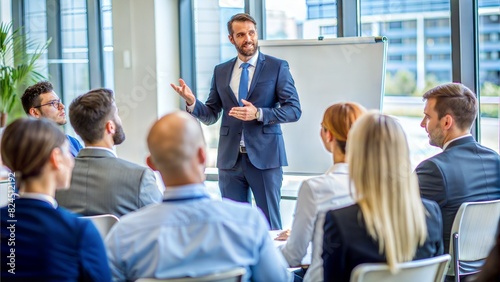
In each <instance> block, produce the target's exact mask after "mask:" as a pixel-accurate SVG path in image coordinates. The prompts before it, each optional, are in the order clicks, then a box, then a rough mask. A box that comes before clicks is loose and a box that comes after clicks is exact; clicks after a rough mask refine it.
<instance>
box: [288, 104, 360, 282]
mask: <svg viewBox="0 0 500 282" xmlns="http://www.w3.org/2000/svg"><path fill="white" fill-rule="evenodd" d="M365 112H366V110H365V108H364V107H363V106H361V105H359V104H356V103H337V104H334V105H332V106H330V107H329V108H328V109H326V111H325V113H324V116H323V121H322V122H321V129H320V136H321V140H322V141H323V145H324V146H325V149H326V150H327V151H328V152H329V153H331V154H332V162H333V164H332V166H331V167H330V168H329V169H328V171H327V172H326V173H325V174H323V175H321V176H318V177H313V178H310V179H308V180H306V181H304V182H303V183H302V185H301V187H300V189H299V195H298V198H297V206H296V210H295V218H294V220H293V224H292V230H293V232H291V234H290V237H288V236H287V232H285V233H282V234H280V237H279V239H287V237H288V240H287V243H286V244H285V245H284V246H283V248H282V249H281V251H282V253H283V256H284V257H285V259H286V260H287V262H288V264H289V265H290V266H292V267H295V266H298V265H300V263H301V260H302V258H303V257H304V256H305V255H306V252H307V247H308V245H309V242H312V243H313V244H312V248H313V253H312V258H311V265H310V266H309V267H308V269H307V272H306V273H305V276H304V281H321V280H322V279H323V261H322V259H321V250H322V249H321V248H322V246H323V223H324V218H325V212H326V211H327V210H331V209H334V208H337V207H341V206H345V205H348V204H352V203H353V199H352V197H351V193H350V190H349V176H348V166H347V164H346V163H345V146H346V141H347V133H348V132H349V129H350V128H351V126H352V124H353V123H354V122H355V121H356V119H358V118H359V117H360V116H361V115H362V114H364V113H365ZM296 275H298V276H303V273H300V272H299V273H296Z"/></svg>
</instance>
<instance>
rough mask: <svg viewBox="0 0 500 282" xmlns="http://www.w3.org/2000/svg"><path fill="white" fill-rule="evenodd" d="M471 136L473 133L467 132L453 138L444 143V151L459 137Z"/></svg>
mask: <svg viewBox="0 0 500 282" xmlns="http://www.w3.org/2000/svg"><path fill="white" fill-rule="evenodd" d="M469 136H472V134H470V133H469V134H465V135H462V136H459V137H457V138H455V139H451V140H450V141H448V142H446V143H444V145H443V151H444V150H446V148H447V147H448V145H450V143H451V142H453V141H455V140H459V139H462V138H465V137H469Z"/></svg>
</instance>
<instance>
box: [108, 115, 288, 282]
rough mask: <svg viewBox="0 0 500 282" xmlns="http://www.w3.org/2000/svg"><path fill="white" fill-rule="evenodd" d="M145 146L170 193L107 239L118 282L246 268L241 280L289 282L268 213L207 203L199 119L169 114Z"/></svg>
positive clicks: (119, 225) (115, 228)
mask: <svg viewBox="0 0 500 282" xmlns="http://www.w3.org/2000/svg"><path fill="white" fill-rule="evenodd" d="M147 142H148V147H149V150H150V153H151V156H150V157H148V164H149V165H150V166H151V167H153V168H155V169H157V170H159V171H160V174H161V176H162V178H163V182H164V183H165V186H166V189H165V194H164V200H163V203H161V204H156V205H151V206H148V207H145V208H143V209H141V210H139V211H136V212H133V213H130V214H128V215H126V216H124V217H122V218H121V220H120V222H118V223H117V224H116V225H115V226H113V229H112V230H111V232H110V233H109V234H108V236H107V237H106V247H107V252H108V255H109V262H110V267H111V273H112V275H113V278H114V280H116V281H134V280H136V279H138V278H141V277H150V278H174V277H186V276H194V277H196V276H202V275H207V274H210V273H215V272H221V271H227V270H230V269H232V268H235V267H245V268H246V270H247V272H246V274H245V276H244V277H243V281H266V282H268V281H278V282H279V281H291V279H292V275H291V273H290V272H288V270H287V269H286V267H287V264H286V261H285V260H284V259H283V257H282V256H281V254H280V253H279V251H278V250H277V249H276V248H275V247H274V244H273V242H272V239H271V237H270V236H269V233H268V229H269V227H268V223H267V220H266V218H265V217H264V214H263V213H262V212H261V211H260V210H258V209H256V208H253V207H251V206H250V205H248V204H243V203H237V202H233V201H231V200H227V199H224V200H222V201H218V200H212V199H210V197H209V194H208V192H207V190H206V188H205V185H204V184H203V183H204V181H205V174H204V171H205V161H206V149H205V146H206V145H205V140H204V139H203V133H202V130H201V127H200V125H199V124H198V122H197V121H196V119H195V118H193V117H192V116H191V115H189V114H188V113H186V112H175V113H171V114H168V115H166V116H164V117H163V118H161V119H160V120H159V121H157V122H156V123H155V124H154V125H153V127H152V128H151V131H150V132H149V135H148V139H147Z"/></svg>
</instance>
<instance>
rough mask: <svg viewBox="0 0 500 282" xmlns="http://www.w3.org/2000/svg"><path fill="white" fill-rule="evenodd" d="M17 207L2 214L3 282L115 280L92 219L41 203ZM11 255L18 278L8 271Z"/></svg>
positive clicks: (21, 203)
mask: <svg viewBox="0 0 500 282" xmlns="http://www.w3.org/2000/svg"><path fill="white" fill-rule="evenodd" d="M14 205H15V206H12V205H11V206H7V207H3V208H2V209H1V210H0V215H1V229H0V230H1V236H2V237H1V238H2V239H1V248H2V258H1V263H2V267H1V269H2V279H1V280H2V281H37V282H39V281H111V272H110V270H109V266H108V262H107V257H106V251H105V249H104V244H103V242H102V239H101V236H100V235H99V233H98V232H97V229H96V228H95V227H94V225H93V224H92V223H91V222H90V221H89V220H85V219H81V218H78V217H76V216H75V215H74V214H72V213H70V212H69V211H67V210H65V209H64V208H59V207H58V208H57V209H55V208H54V207H52V205H51V204H50V203H47V202H44V201H41V200H36V199H24V198H20V199H16V200H14ZM8 208H11V209H13V210H14V211H13V215H14V217H9V215H10V212H9V210H8ZM11 211H12V210H11ZM10 220H17V221H16V222H12V221H10ZM11 226H14V227H13V228H10V229H8V227H11ZM10 238H14V239H13V240H12V239H10ZM9 239H10V240H9ZM12 250H14V252H12ZM11 254H14V256H15V258H14V263H15V270H14V272H15V274H11V273H9V272H8V271H9V269H11V267H10V266H9V263H10V262H12V259H11V258H8V256H12V255H11Z"/></svg>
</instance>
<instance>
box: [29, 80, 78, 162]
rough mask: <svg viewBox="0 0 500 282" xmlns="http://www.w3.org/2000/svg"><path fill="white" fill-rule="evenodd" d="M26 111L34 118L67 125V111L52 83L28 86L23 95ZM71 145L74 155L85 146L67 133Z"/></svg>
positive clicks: (41, 82)
mask: <svg viewBox="0 0 500 282" xmlns="http://www.w3.org/2000/svg"><path fill="white" fill-rule="evenodd" d="M21 101H22V103H23V108H24V111H25V112H26V114H27V115H29V116H32V117H34V118H42V117H43V118H47V119H50V120H52V121H54V122H55V123H57V124H59V125H65V124H66V122H67V120H66V111H65V110H64V109H65V107H64V105H63V104H62V103H61V99H60V98H59V96H57V94H56V93H55V92H54V87H53V86H52V83H50V82H48V81H40V82H38V83H36V84H34V85H32V86H30V87H28V88H27V89H26V90H25V91H24V94H23V96H22V97H21ZM66 137H67V138H68V141H69V145H70V151H71V154H72V155H73V157H76V155H78V152H80V150H81V149H82V148H83V147H82V145H81V144H80V142H78V140H77V139H76V138H74V137H72V136H69V135H66Z"/></svg>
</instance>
